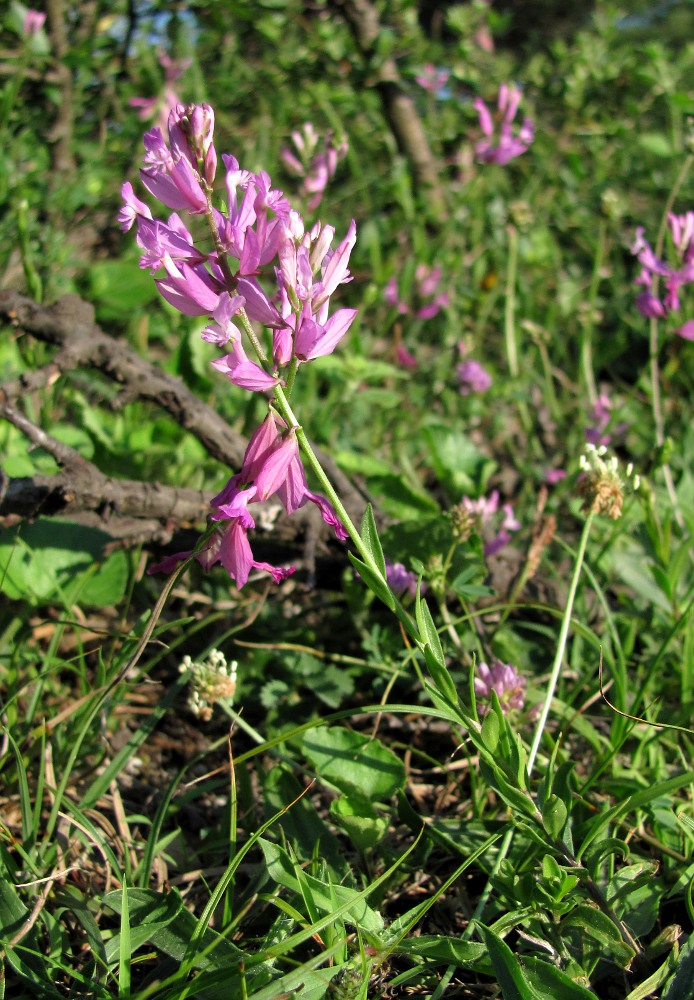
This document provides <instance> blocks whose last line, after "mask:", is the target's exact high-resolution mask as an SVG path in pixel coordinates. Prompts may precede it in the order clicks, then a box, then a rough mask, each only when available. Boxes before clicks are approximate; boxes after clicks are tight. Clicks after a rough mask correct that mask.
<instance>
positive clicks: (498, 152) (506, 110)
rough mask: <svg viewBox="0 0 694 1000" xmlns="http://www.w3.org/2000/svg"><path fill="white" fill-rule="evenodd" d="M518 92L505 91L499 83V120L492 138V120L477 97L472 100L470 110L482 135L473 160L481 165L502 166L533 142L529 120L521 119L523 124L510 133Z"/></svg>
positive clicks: (506, 89) (511, 88)
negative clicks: (472, 109)
mask: <svg viewBox="0 0 694 1000" xmlns="http://www.w3.org/2000/svg"><path fill="white" fill-rule="evenodd" d="M520 99H521V92H520V90H518V88H517V87H513V86H511V87H509V86H508V84H506V83H502V84H501V86H500V87H499V96H498V99H497V105H498V114H497V118H498V120H499V135H498V137H496V139H495V136H494V119H493V117H492V114H491V112H490V111H489V108H488V107H487V105H486V104H485V103H484V101H483V100H482V98H481V97H477V98H476V99H475V101H474V102H473V103H474V107H475V109H476V110H477V114H478V115H479V124H480V129H481V130H482V133H483V135H484V137H485V138H484V139H481V140H480V141H479V142H478V143H477V144H476V146H475V153H476V155H477V159H478V160H480V161H481V162H482V163H499V164H501V165H502V166H503V165H504V164H506V163H508V162H509V160H513V159H515V158H516V157H517V156H520V155H521V154H522V153H524V152H525V151H526V149H528V147H529V146H530V145H531V143H532V141H533V139H534V126H533V123H532V122H531V121H530V119H529V118H524V119H523V124H522V125H521V126H520V128H519V129H518V132H517V134H516V135H514V133H513V120H514V118H515V117H516V112H517V111H518V105H519V103H520Z"/></svg>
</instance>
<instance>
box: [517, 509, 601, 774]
mask: <svg viewBox="0 0 694 1000" xmlns="http://www.w3.org/2000/svg"><path fill="white" fill-rule="evenodd" d="M594 517H595V514H594V513H593V512H592V511H589V512H588V515H587V517H586V523H585V524H584V525H583V533H582V534H581V540H580V542H579V545H578V553H577V554H576V563H575V565H574V572H573V576H572V577H571V585H570V586H569V595H568V597H567V600H566V608H565V610H564V617H563V618H562V623H561V629H560V631H559V640H558V642H557V651H556V654H555V656H554V663H553V664H552V672H551V673H550V675H549V683H548V685H547V690H546V692H545V697H544V701H543V703H542V711H541V712H540V717H539V719H538V720H537V725H536V727H535V737H534V739H533V742H532V746H531V747H530V753H529V755H528V776H530V773H531V771H532V769H533V764H534V763H535V758H536V757H537V751H538V750H539V748H540V742H541V740H542V734H543V733H544V729H545V724H546V722H547V716H548V715H549V710H550V707H551V705H552V698H554V692H555V690H556V687H557V682H558V681H559V674H560V672H561V665H562V663H563V661H564V653H565V651H566V642H567V639H568V636H569V628H570V626H571V615H572V613H573V606H574V601H575V599H576V591H577V589H578V581H579V579H580V576H581V569H582V568H583V559H584V557H585V554H586V546H587V544H588V536H589V535H590V529H591V526H592V524H593V518H594Z"/></svg>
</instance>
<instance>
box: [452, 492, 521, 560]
mask: <svg viewBox="0 0 694 1000" xmlns="http://www.w3.org/2000/svg"><path fill="white" fill-rule="evenodd" d="M462 507H463V509H464V510H466V511H468V513H469V514H472V515H474V517H475V519H476V521H477V530H478V532H479V534H480V535H481V536H482V538H483V539H485V544H484V554H485V556H493V555H496V553H497V552H499V551H500V550H501V549H502V548H503V547H504V546H505V545H508V543H509V542H510V541H511V534H510V533H511V532H512V531H518V530H519V528H520V523H519V521H518V520H517V519H516V517H515V515H514V513H513V507H512V506H511V504H509V503H506V504H504V505H503V506H502V507H501V512H502V515H503V516H502V519H501V522H500V524H499V528H498V531H497V533H496V534H494V527H495V522H496V523H498V516H497V515H498V513H499V491H498V490H494V491H493V492H492V493H491V494H490V495H489V497H479V498H478V499H477V500H471V499H470V498H469V497H463V499H462Z"/></svg>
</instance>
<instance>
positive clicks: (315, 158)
mask: <svg viewBox="0 0 694 1000" xmlns="http://www.w3.org/2000/svg"><path fill="white" fill-rule="evenodd" d="M291 138H292V142H293V143H294V148H295V150H296V153H295V152H294V151H293V150H291V149H289V147H287V146H285V147H284V148H283V149H281V150H280V157H281V159H282V162H283V163H284V165H285V167H286V168H287V170H288V171H289V173H290V174H291V175H292V176H293V177H301V178H303V182H302V186H301V187H302V191H301V193H302V195H303V196H304V197H305V198H307V199H308V201H307V205H306V207H307V209H308V210H309V212H313V211H315V209H317V208H318V206H319V205H320V203H321V199H322V198H323V192H324V191H325V189H326V187H327V186H328V181H330V180H331V179H332V178H333V177H334V175H335V171H336V170H337V165H338V163H339V162H340V160H344V158H345V156H346V155H347V150H348V146H347V142H346V141H345V140H344V139H343V140H341V141H339V142H337V143H334V142H333V140H332V136H331V135H329V134H328V135H326V136H320V135H319V134H318V132H316V130H315V128H314V127H313V124H312V123H311V122H306V124H305V125H304V126H303V128H302V129H301V131H300V132H298V131H297V132H292V136H291Z"/></svg>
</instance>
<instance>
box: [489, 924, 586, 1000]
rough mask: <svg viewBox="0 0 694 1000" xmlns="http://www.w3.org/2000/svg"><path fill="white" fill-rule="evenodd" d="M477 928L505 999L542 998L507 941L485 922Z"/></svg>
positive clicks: (535, 999) (553, 999) (553, 998)
mask: <svg viewBox="0 0 694 1000" xmlns="http://www.w3.org/2000/svg"><path fill="white" fill-rule="evenodd" d="M477 929H478V930H479V932H480V934H481V935H482V938H483V940H484V944H485V946H486V948H487V951H488V952H489V957H490V959H491V961H492V965H493V967H494V975H495V976H496V978H497V979H498V980H499V986H500V987H501V989H502V992H503V995H504V1000H541V998H542V997H543V995H542V994H540V993H536V992H535V990H534V989H532V987H531V986H530V984H529V983H528V981H527V980H526V978H525V976H524V975H523V970H522V968H521V965H520V962H519V961H518V959H517V958H516V957H515V955H514V954H513V952H512V951H511V949H510V948H509V946H508V945H507V944H506V942H505V941H502V939H501V938H500V937H499V936H498V935H496V934H495V933H494V931H492V930H490V929H489V928H488V927H485V926H484V924H477ZM591 995H592V994H591ZM552 1000H559V998H558V997H554V996H553V995H552Z"/></svg>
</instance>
